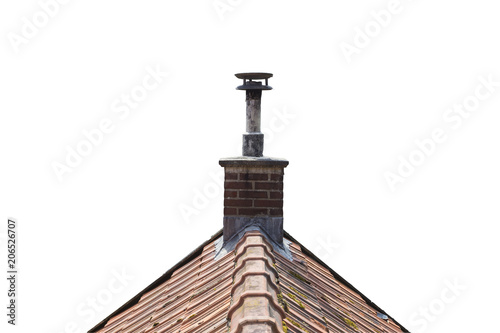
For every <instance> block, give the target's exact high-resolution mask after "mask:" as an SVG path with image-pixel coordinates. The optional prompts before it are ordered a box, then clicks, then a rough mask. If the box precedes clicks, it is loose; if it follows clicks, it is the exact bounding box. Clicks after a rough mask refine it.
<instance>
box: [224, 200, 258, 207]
mask: <svg viewBox="0 0 500 333" xmlns="http://www.w3.org/2000/svg"><path fill="white" fill-rule="evenodd" d="M224 207H252V200H248V199H241V200H240V199H224Z"/></svg>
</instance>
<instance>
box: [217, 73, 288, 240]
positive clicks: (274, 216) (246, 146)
mask: <svg viewBox="0 0 500 333" xmlns="http://www.w3.org/2000/svg"><path fill="white" fill-rule="evenodd" d="M272 76H273V75H272V74H270V73H240V74H236V77H237V78H239V79H243V85H241V86H238V87H237V88H236V89H238V90H245V91H246V131H247V133H245V134H243V156H239V157H232V158H223V159H221V160H220V161H219V164H220V165H221V166H222V167H223V168H224V171H225V179H224V229H223V234H224V242H227V241H229V240H230V239H232V238H233V237H234V236H235V235H237V234H239V233H240V232H241V231H244V230H245V229H248V228H259V229H260V230H262V231H264V232H265V233H266V234H267V235H268V236H269V238H271V239H272V240H273V241H275V242H276V243H278V244H282V243H283V175H284V169H285V167H286V166H287V165H288V161H287V160H284V159H280V158H270V157H264V156H263V152H264V134H262V133H261V129H260V119H261V110H260V101H261V97H262V90H271V89H272V88H271V87H270V86H268V79H269V78H271V77H272ZM255 80H264V83H265V84H263V82H262V81H255Z"/></svg>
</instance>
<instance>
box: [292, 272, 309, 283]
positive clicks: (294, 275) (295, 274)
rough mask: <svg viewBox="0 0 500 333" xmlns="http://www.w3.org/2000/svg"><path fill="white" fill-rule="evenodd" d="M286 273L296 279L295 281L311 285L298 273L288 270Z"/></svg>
mask: <svg viewBox="0 0 500 333" xmlns="http://www.w3.org/2000/svg"><path fill="white" fill-rule="evenodd" d="M288 273H290V275H292V276H293V277H294V278H296V279H297V280H300V281H302V282H304V283H307V284H311V282H310V281H309V280H307V279H306V278H305V277H303V276H302V275H300V274H299V273H297V272H294V271H292V270H289V271H288Z"/></svg>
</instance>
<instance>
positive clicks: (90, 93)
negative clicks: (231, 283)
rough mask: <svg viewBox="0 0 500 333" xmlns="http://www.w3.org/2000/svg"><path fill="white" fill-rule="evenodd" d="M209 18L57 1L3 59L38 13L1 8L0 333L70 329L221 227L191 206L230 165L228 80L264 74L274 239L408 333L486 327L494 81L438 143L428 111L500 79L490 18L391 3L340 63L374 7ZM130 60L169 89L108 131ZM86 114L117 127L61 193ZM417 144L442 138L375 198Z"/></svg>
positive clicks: (303, 7) (295, 7)
mask: <svg viewBox="0 0 500 333" xmlns="http://www.w3.org/2000/svg"><path fill="white" fill-rule="evenodd" d="M47 1H48V0H42V2H43V3H44V2H47ZM221 3H222V4H227V6H229V9H230V10H229V9H228V8H226V9H227V11H225V12H223V13H222V14H221V13H218V12H217V10H216V9H215V8H214V6H213V4H214V3H213V2H212V0H205V1H163V2H160V1H152V0H142V1H123V0H122V1H105V2H103V1H89V0H87V1H76V0H74V1H69V2H68V3H67V4H64V5H63V4H61V5H59V10H58V12H57V13H55V14H54V15H53V17H50V18H49V20H48V23H47V24H46V26H44V27H40V28H38V33H36V34H35V35H34V36H31V37H30V38H26V40H25V41H24V42H25V43H23V44H20V45H18V47H17V51H18V52H16V47H14V46H13V43H12V42H11V40H12V38H13V37H12V36H13V34H16V35H17V36H22V29H23V26H24V25H25V24H26V23H25V21H23V17H26V18H27V19H28V20H29V21H31V22H33V15H35V16H36V13H38V12H40V11H41V7H40V4H39V3H38V2H37V1H34V0H30V1H27V0H23V1H16V2H8V3H7V2H2V4H1V5H0V26H1V30H2V31H1V33H2V42H1V44H0V48H1V51H0V52H1V62H0V73H1V75H0V76H1V78H0V84H1V87H0V88H1V92H2V93H1V95H0V96H1V98H0V110H1V111H0V112H1V113H0V117H1V118H0V142H1V144H0V149H1V150H0V154H1V155H0V156H1V158H2V160H1V165H0V168H1V175H0V177H1V178H0V187H1V189H2V190H1V193H0V207H1V215H0V216H1V219H2V220H3V222H2V224H1V230H0V235H2V237H3V238H2V239H1V253H2V254H1V258H2V259H1V260H2V262H3V263H2V264H1V266H2V267H5V262H6V257H7V253H6V245H5V242H6V239H5V233H6V224H7V223H6V221H7V217H14V218H16V219H17V220H18V224H19V229H18V233H19V243H18V245H19V249H18V256H19V271H20V277H19V285H18V288H19V296H18V304H19V308H18V326H16V327H12V326H11V325H8V324H7V323H6V321H7V317H6V315H5V313H6V312H7V310H6V309H5V307H6V304H7V296H6V292H7V284H6V280H5V279H4V278H2V281H3V282H2V283H1V284H0V288H1V292H0V295H2V296H1V298H0V303H1V304H2V306H1V308H2V309H3V310H2V311H1V316H0V317H1V318H3V319H2V320H1V324H0V325H1V327H2V328H1V330H2V332H31V331H37V332H58V333H60V332H84V331H87V330H88V329H90V328H92V327H93V326H94V325H95V324H97V323H98V322H99V321H100V320H102V319H103V318H105V317H106V316H107V315H108V314H110V313H111V312H113V311H114V310H115V309H117V308H118V307H119V306H121V305H122V304H123V303H125V302H126V301H127V300H129V299H130V298H132V297H133V296H134V295H136V294H137V293H138V292H139V291H140V290H142V289H143V288H145V287H146V286H147V285H149V284H150V283H151V282H152V281H154V280H155V279H156V278H158V277H159V276H160V275H161V274H163V273H164V272H165V271H167V270H168V269H169V268H170V267H172V266H173V265H174V264H175V263H177V262H178V261H179V260H181V259H182V258H183V257H184V256H186V255H187V254H188V253H189V252H191V251H192V250H193V249H195V248H196V247H197V246H199V245H200V244H201V243H202V242H203V241H205V240H206V239H208V238H209V237H210V236H211V235H212V234H214V233H215V232H216V231H218V230H219V229H220V228H221V227H222V191H221V190H220V188H218V187H215V188H216V189H217V192H218V195H216V196H215V197H212V198H210V199H208V202H203V200H200V198H199V197H197V196H196V195H195V193H197V192H196V191H201V192H202V193H203V191H204V189H206V188H211V189H212V190H213V189H214V184H215V185H218V186H220V184H221V183H220V182H219V183H215V182H214V181H213V179H212V177H211V176H210V173H217V172H219V171H220V167H219V166H218V159H219V158H221V157H228V156H235V155H238V154H239V153H240V151H239V147H240V145H241V134H242V133H243V132H244V128H245V127H244V125H245V124H244V122H245V115H244V114H245V102H244V92H241V91H236V90H235V87H236V86H237V85H239V84H241V83H240V80H238V79H236V78H235V77H234V73H238V72H246V71H264V72H271V73H273V74H274V77H273V78H272V79H270V81H269V84H270V85H271V86H273V88H274V90H272V91H269V92H264V93H263V103H262V109H263V127H267V128H269V127H273V126H272V125H271V124H275V125H276V126H274V131H271V132H270V134H269V133H267V134H268V137H267V138H266V140H267V141H266V146H265V151H264V153H265V155H266V156H273V157H284V158H287V159H288V160H289V161H290V165H289V166H288V167H287V169H286V170H285V171H286V176H285V207H284V209H285V229H286V230H287V231H288V232H289V233H291V234H292V236H294V237H295V238H297V239H298V240H299V241H300V242H301V243H302V244H303V245H304V246H306V247H308V248H309V249H310V250H312V251H314V252H315V253H316V254H317V255H318V256H319V257H321V258H323V259H324V260H325V261H326V262H327V263H328V264H329V265H330V266H331V267H332V268H333V269H334V270H335V271H337V272H338V273H339V274H341V275H342V276H343V277H344V278H346V279H347V280H348V281H349V282H350V283H351V284H353V285H354V286H355V287H356V288H358V289H359V290H360V291H361V292H363V293H364V294H365V295H366V296H367V297H369V298H370V299H372V300H373V301H374V302H375V303H376V304H378V305H379V306H380V307H382V308H383V309H384V310H385V311H387V312H388V313H389V314H390V315H392V316H393V317H394V318H395V319H396V320H398V321H399V322H400V323H401V324H402V325H404V326H405V327H406V328H407V329H409V330H410V331H414V332H468V331H475V332H479V331H483V332H486V331H488V332H491V331H492V330H494V328H495V327H496V326H495V323H494V318H496V317H497V316H498V310H500V309H499V307H498V303H497V301H496V300H497V299H498V298H499V297H500V292H499V288H498V281H499V280H500V273H499V270H498V254H499V248H500V246H499V245H498V242H497V238H498V227H497V225H498V223H499V217H500V213H499V211H498V208H499V205H498V202H499V196H500V192H499V188H500V177H499V173H498V170H500V159H499V158H498V153H499V149H498V145H499V142H500V131H499V126H500V123H499V121H500V116H499V112H498V109H499V107H500V96H499V95H500V87H496V90H495V91H494V92H493V93H491V94H490V96H489V97H488V98H487V99H485V100H483V101H480V103H479V106H478V107H477V109H476V110H475V111H474V112H472V113H471V114H470V117H468V118H467V119H464V120H463V122H462V123H461V124H460V126H459V127H458V128H456V129H454V128H452V127H451V126H450V125H452V123H449V122H446V121H445V120H444V119H443V115H444V114H445V112H446V110H447V109H448V108H450V107H453V105H454V104H457V103H462V102H463V101H464V99H466V98H468V97H470V96H473V95H474V93H475V89H476V87H477V86H479V85H480V84H481V83H480V80H479V79H478V78H479V77H480V76H483V77H484V78H487V77H488V76H491V77H492V79H493V81H496V82H498V81H500V70H499V66H500V65H499V59H500V46H499V39H498V31H500V20H499V19H498V9H499V8H497V7H496V3H495V2H493V1H491V0H479V1H478V0H475V1H451V0H449V1H429V0H421V1H409V0H401V2H400V5H399V6H400V7H399V12H398V13H397V14H393V15H392V17H391V20H390V23H389V24H386V25H387V26H385V27H382V28H381V29H380V31H379V32H378V34H376V32H377V31H375V30H373V31H375V33H372V35H373V37H369V39H370V42H369V43H368V45H366V46H365V47H360V48H358V51H359V52H358V53H357V54H354V55H352V57H350V60H351V62H350V63H349V62H348V61H347V58H346V57H345V56H344V54H343V53H342V50H341V47H340V45H341V43H342V42H345V43H349V44H352V45H354V39H355V38H356V36H357V32H356V31H357V30H356V29H357V28H359V29H365V26H366V25H367V24H368V26H370V24H372V28H373V27H374V26H373V23H370V22H374V18H373V16H371V14H370V12H371V11H375V12H379V11H381V10H384V9H386V8H387V7H388V4H389V1H387V0H384V1H382V0H381V1H347V0H342V1H337V2H332V1H307V2H306V1H300V2H299V1H262V0H261V1H245V0H242V1H239V2H238V1H232V2H231V1H229V2H226V1H225V0H223V1H221ZM42 23H43V22H42ZM375 28H376V26H375ZM375 28H374V29H375ZM9 36H10V37H9ZM358 37H359V36H358ZM148 66H149V67H150V68H156V67H158V66H159V68H161V70H162V71H165V72H168V73H169V75H168V77H167V78H165V79H164V81H163V82H162V83H161V84H160V85H159V86H158V87H157V88H156V89H154V90H153V91H151V92H149V93H148V95H147V98H145V100H144V101H142V102H140V104H139V106H138V107H136V108H135V109H133V110H131V112H130V114H129V115H128V117H126V118H125V119H120V117H119V114H117V113H114V112H113V109H112V104H113V103H114V101H115V100H117V99H120V96H121V95H122V94H130V92H131V90H132V89H134V87H137V85H140V84H141V83H142V80H143V78H144V77H145V76H146V75H147V74H148V73H147V71H146V68H147V67H148ZM482 91H483V92H486V90H484V89H483V90H482ZM284 113H288V115H289V117H288V118H286V117H285V118H283V114H284ZM277 114H278V115H281V116H282V118H277V116H276V115H277ZM290 114H291V115H292V116H290ZM104 118H109V119H111V120H112V121H113V124H114V129H113V131H112V132H111V133H109V134H106V135H104V138H103V140H102V142H101V143H100V144H99V145H98V146H95V147H93V151H92V152H91V153H90V154H89V155H88V156H86V157H84V158H83V159H82V161H81V163H80V165H78V166H77V167H75V168H72V172H71V173H65V174H64V175H63V177H62V181H59V180H58V177H57V176H56V173H55V172H54V169H53V163H54V162H59V163H65V159H66V154H67V150H66V147H67V146H69V147H72V148H73V149H75V147H77V145H78V144H79V143H80V142H81V141H82V140H85V137H84V136H83V134H82V131H84V130H87V131H88V130H92V129H95V128H97V127H98V126H99V122H100V121H101V120H102V119H104ZM273 119H274V120H273ZM280 119H281V120H280ZM283 119H285V120H286V121H283ZM278 127H279V128H278ZM435 128H441V129H442V130H444V131H445V132H446V135H447V140H446V141H445V142H443V143H439V144H436V147H435V149H434V151H433V152H432V154H430V156H428V157H426V158H425V161H424V162H423V164H422V165H420V166H417V167H416V168H415V170H414V172H413V174H412V175H410V176H408V177H406V178H405V182H404V183H398V184H397V185H396V190H395V191H391V189H390V187H389V185H388V183H387V181H386V179H385V177H384V173H385V172H393V173H397V168H398V165H399V163H400V162H399V160H398V156H403V157H404V158H406V159H408V158H409V156H410V154H411V153H412V152H414V151H415V150H416V149H418V148H417V146H416V144H415V140H424V139H428V138H430V137H431V133H432V131H433V129H435ZM270 135H272V136H273V138H270ZM207 184H209V185H207ZM196 200H199V202H197V203H196V204H195V203H194V202H193V201H196ZM195 205H196V207H197V208H196V207H195ZM182 207H184V208H186V207H191V208H192V209H194V210H196V214H197V215H192V216H190V218H186V217H185V216H184V217H183V215H182V214H181V213H180V209H181V208H182ZM122 270H125V271H126V272H127V274H128V275H130V276H133V279H132V280H131V281H128V282H126V285H123V286H121V288H119V289H121V290H120V291H119V292H116V293H113V294H111V293H110V292H109V291H106V290H107V289H108V288H109V287H108V284H109V283H110V281H111V283H113V281H114V280H113V277H114V275H113V272H114V271H115V272H119V271H122ZM2 276H3V274H2ZM447 281H449V282H447ZM447 283H458V284H460V285H462V286H465V287H466V289H465V290H461V291H458V292H456V294H458V296H457V295H456V294H454V293H453V292H452V291H450V290H448V289H447V288H448V287H447ZM115 285H116V286H119V285H120V284H115ZM443 294H444V295H445V297H446V299H447V300H449V299H450V298H453V301H449V303H444V302H443V301H441V300H440V298H441V297H442V295H443ZM106 295H107V296H109V295H111V299H107V298H106V297H105V296H106ZM98 296H99V297H101V300H105V302H104V303H106V304H102V302H101V303H100V304H98V305H99V310H92V308H91V307H90V305H89V303H88V302H89V299H91V298H96V297H98ZM429 307H431V312H430V313H431V314H432V313H434V314H433V319H432V320H428V319H427V320H425V319H423V318H424V317H422V315H420V314H419V308H429ZM82 310H83V311H84V313H85V315H83V314H82Z"/></svg>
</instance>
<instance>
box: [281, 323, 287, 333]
mask: <svg viewBox="0 0 500 333" xmlns="http://www.w3.org/2000/svg"><path fill="white" fill-rule="evenodd" d="M281 325H283V332H285V333H286V332H288V326H286V323H285V321H282V322H281Z"/></svg>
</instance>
